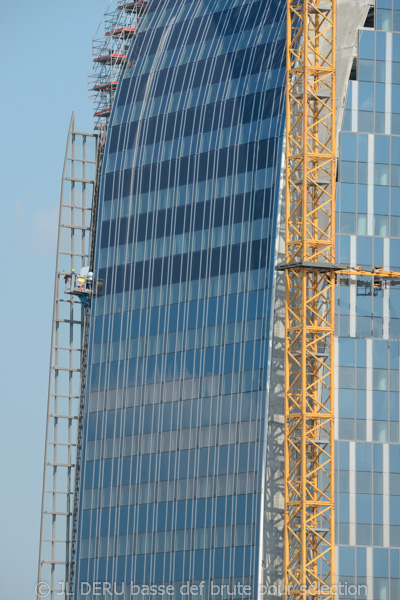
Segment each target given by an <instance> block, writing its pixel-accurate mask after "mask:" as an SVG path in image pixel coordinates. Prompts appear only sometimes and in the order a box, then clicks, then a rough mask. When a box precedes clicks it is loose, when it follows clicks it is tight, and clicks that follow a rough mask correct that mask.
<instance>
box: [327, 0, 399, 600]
mask: <svg viewBox="0 0 400 600" xmlns="http://www.w3.org/2000/svg"><path fill="white" fill-rule="evenodd" d="M375 24H376V26H375V30H374V29H368V28H365V29H361V30H360V31H359V36H358V59H357V69H356V73H355V79H354V80H352V81H350V85H349V91H348V96H347V104H346V111H345V117H344V122H343V128H342V133H341V140H340V167H339V184H338V198H337V201H338V215H337V227H338V231H337V234H338V236H337V249H338V260H339V261H340V262H343V263H345V264H350V265H354V266H355V265H361V266H365V267H368V269H370V268H371V266H383V267H384V268H387V269H393V270H395V271H400V238H399V236H400V231H399V218H400V2H399V0H393V3H392V0H377V3H376V8H375ZM397 32H399V33H397ZM399 307H400V287H399V286H397V285H395V284H393V283H392V284H390V285H388V286H387V287H384V288H383V289H376V288H374V287H373V286H372V284H371V280H370V279H367V278H357V280H356V279H353V278H351V279H350V280H347V281H345V280H342V282H341V285H339V286H338V288H337V335H338V345H337V360H338V371H337V372H338V380H337V384H338V408H337V410H338V430H337V431H338V442H337V454H336V462H337V468H338V470H337V478H336V488H337V498H336V507H337V508H336V510H337V520H338V527H337V543H338V545H339V562H338V578H339V580H340V581H342V582H348V583H349V585H350V584H352V583H354V582H355V583H356V584H358V585H361V586H367V588H368V592H366V590H365V589H361V590H360V592H359V596H358V597H360V598H368V599H373V600H375V599H376V600H378V599H379V600H391V599H394V598H399V597H400V596H399V593H400V592H399V547H400V520H399V515H400V510H399V508H400V446H399V340H400V320H399V318H400V312H399V310H400V309H399ZM342 597H343V598H350V597H354V594H353V595H352V596H351V595H347V594H344V595H343V596H342Z"/></svg>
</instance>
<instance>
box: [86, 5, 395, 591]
mask: <svg viewBox="0 0 400 600" xmlns="http://www.w3.org/2000/svg"><path fill="white" fill-rule="evenodd" d="M338 19H339V21H338V86H337V90H338V102H337V106H338V111H337V114H338V123H337V125H338V131H339V132H340V133H339V137H338V185H337V262H340V263H343V264H347V265H351V266H356V265H360V266H365V267H367V268H371V267H372V266H382V267H384V268H385V269H393V270H397V271H400V0H377V3H376V6H375V9H373V8H371V7H369V5H368V4H367V3H366V2H354V1H352V0H349V1H345V0H343V1H340V2H339V3H338ZM285 44H286V1H285V0H256V1H249V0H196V1H195V2H194V1H193V0H190V1H185V0H149V2H148V5H147V11H146V15H145V16H144V17H143V18H142V20H141V23H140V27H139V32H138V35H137V36H136V37H135V38H134V40H133V42H132V45H131V50H130V56H129V57H128V58H129V61H128V63H129V66H128V67H127V68H126V70H125V73H124V78H123V80H122V81H121V82H120V84H119V85H118V91H117V95H116V99H115V103H114V106H113V110H112V114H111V119H110V126H109V129H108V132H107V141H106V147H105V156H104V162H103V172H102V178H101V189H100V202H99V215H98V224H97V240H96V252H95V265H94V271H95V276H97V277H98V278H100V279H101V280H102V281H103V282H104V295H103V296H101V297H98V298H96V299H95V300H94V302H93V306H92V314H91V325H90V344H89V363H88V372H87V382H88V383H87V395H86V408H85V414H84V418H83V447H82V456H81V469H80V477H81V479H80V495H79V506H78V530H77V538H76V540H77V541H76V562H75V569H74V572H75V581H74V598H75V599H76V600H81V599H82V598H90V599H92V598H96V597H98V595H96V593H95V592H94V588H93V583H94V582H97V583H105V584H107V585H108V584H111V585H112V590H113V592H112V593H113V594H114V597H115V598H116V597H122V598H124V599H127V598H130V597H136V598H139V599H140V600H142V599H144V598H146V597H148V595H149V594H148V593H147V592H148V591H147V590H146V588H145V587H144V586H146V585H155V586H157V589H155V591H154V594H155V595H156V596H157V597H159V598H161V597H163V596H165V594H166V592H165V589H163V588H162V587H160V586H163V585H164V586H165V585H170V586H171V588H170V590H169V593H168V592H167V595H168V596H169V597H172V598H174V599H176V600H178V598H179V599H180V598H185V597H192V596H193V595H198V596H200V597H203V598H211V597H212V596H215V597H218V598H228V597H234V598H243V597H245V598H249V599H251V600H253V599H255V598H260V597H262V596H265V597H268V598H278V597H281V596H282V593H283V588H282V586H283V537H282V536H283V490H284V481H283V356H284V328H283V298H284V292H283V280H282V276H281V275H279V273H278V274H277V272H276V266H277V264H279V262H282V260H283V259H282V255H281V253H282V249H283V246H282V241H283V234H284V222H283V215H284V191H285V190H284V168H283V165H284V160H283V158H284V134H285V130H284V124H285ZM349 80H350V81H349ZM399 302H400V287H396V285H395V284H388V285H387V286H383V287H381V288H378V287H374V286H373V284H372V281H371V280H370V279H367V278H364V279H362V278H359V277H357V278H355V277H350V278H349V277H343V278H340V280H339V281H338V286H337V321H336V329H337V345H336V346H337V347H336V360H337V363H338V364H337V369H336V373H337V381H336V387H337V397H336V402H337V408H336V410H337V430H336V433H337V449H336V467H337V476H336V492H337V493H336V507H337V508H336V515H337V538H336V543H337V582H338V584H339V583H340V584H341V585H342V588H340V589H339V591H340V593H341V597H342V598H354V597H359V598H366V599H368V600H392V599H394V598H398V597H399V594H400V590H399V548H400V520H399V518H400V516H399V515H400V445H399V367H400V364H399V360H400V358H399V341H400V309H399V306H400V304H399ZM187 582H190V584H189V585H190V586H193V585H194V586H198V588H197V594H196V593H193V590H192V591H191V592H190V590H189V589H188V588H182V585H184V584H187ZM87 584H89V585H87ZM132 584H133V585H134V588H132V587H131V585H132ZM354 585H357V586H359V587H358V588H357V590H356V592H355V591H354V589H353V587H352V586H354ZM90 586H92V587H91V588H90ZM213 586H214V587H213ZM221 586H225V588H224V589H223V590H222V591H221ZM240 586H242V587H240ZM243 586H248V587H246V590H244V589H243ZM263 586H264V587H263ZM102 589H103V591H104V589H105V588H104V586H103V588H102ZM217 592H221V593H220V594H218V593H217ZM152 595H153V594H152ZM100 597H109V596H107V594H105V595H103V596H100ZM153 597H154V596H153Z"/></svg>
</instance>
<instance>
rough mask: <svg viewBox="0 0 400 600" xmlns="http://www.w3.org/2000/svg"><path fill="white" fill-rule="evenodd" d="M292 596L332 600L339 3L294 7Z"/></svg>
mask: <svg viewBox="0 0 400 600" xmlns="http://www.w3.org/2000/svg"><path fill="white" fill-rule="evenodd" d="M287 2H288V3H287V6H288V16H287V56H286V58H287V74H286V84H287V100H286V231H285V235H286V254H285V264H284V265H283V266H281V267H279V269H281V270H284V272H285V329H286V334H285V336H286V337H285V339H286V343H285V532H284V554H285V556H284V559H285V581H284V583H285V590H286V591H285V597H286V598H287V599H290V600H300V598H302V599H303V598H305V597H306V598H313V599H315V600H333V598H334V597H335V593H334V592H335V588H334V586H335V511H334V493H335V489H334V329H335V323H334V318H335V280H336V276H337V275H338V274H340V275H343V276H352V275H353V276H363V277H364V276H370V277H372V280H373V285H374V287H379V286H381V285H382V283H383V282H384V281H385V280H390V279H393V278H399V277H400V273H397V272H394V271H384V270H383V269H382V268H381V267H373V268H372V270H371V271H366V270H363V269H361V268H360V267H353V268H349V267H347V268H344V267H343V266H340V265H337V264H336V263H335V179H336V157H335V139H336V128H335V74H336V73H335V72H336V46H335V41H336V0H323V1H322V2H320V0H287Z"/></svg>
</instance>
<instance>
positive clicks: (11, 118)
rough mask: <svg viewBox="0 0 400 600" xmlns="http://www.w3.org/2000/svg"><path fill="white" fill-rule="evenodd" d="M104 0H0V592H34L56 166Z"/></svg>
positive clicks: (10, 596) (82, 91)
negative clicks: (64, 0) (3, 0)
mask: <svg viewBox="0 0 400 600" xmlns="http://www.w3.org/2000/svg"><path fill="white" fill-rule="evenodd" d="M108 6H109V2H108V0H68V2H54V1H52V2H50V0H41V2H32V1H29V0H19V1H18V2H16V1H14V2H2V3H1V8H0V48H1V54H0V56H1V57H2V60H1V61H0V73H1V82H2V94H1V95H0V109H1V117H0V118H1V144H0V153H1V161H0V165H1V167H0V169H1V178H0V182H1V184H0V185H1V196H2V209H1V218H0V252H1V261H0V274H1V296H0V303H1V339H2V343H1V350H0V352H1V356H0V369H1V382H2V385H1V387H2V391H1V420H0V428H1V430H0V456H1V458H0V468H1V479H0V481H1V490H2V493H1V496H0V519H1V556H0V560H1V566H2V570H1V572H2V596H3V597H4V598H7V600H22V599H24V600H31V599H32V600H33V599H34V586H35V583H36V577H37V560H38V548H39V525H40V505H41V487H42V475H43V452H44V433H45V417H46V403H47V385H48V368H49V354H50V333H51V318H52V299H53V287H54V268H55V251H56V235H57V217H58V205H59V196H60V187H61V171H62V165H63V160H64V153H65V145H66V138H67V132H68V125H69V121H70V118H71V113H72V111H75V124H76V128H77V129H79V130H80V131H92V106H91V101H90V99H89V98H88V92H87V76H88V75H89V74H90V71H91V40H92V37H93V36H94V35H95V33H96V30H97V27H98V25H99V23H100V21H101V18H102V15H103V13H104V11H105V10H106V9H107V8H108Z"/></svg>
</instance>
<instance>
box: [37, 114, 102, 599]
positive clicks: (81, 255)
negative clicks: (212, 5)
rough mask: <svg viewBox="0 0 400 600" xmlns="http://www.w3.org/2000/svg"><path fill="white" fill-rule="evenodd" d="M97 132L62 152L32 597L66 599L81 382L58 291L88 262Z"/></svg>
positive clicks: (76, 331) (65, 303)
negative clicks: (36, 564) (68, 276)
mask: <svg viewBox="0 0 400 600" xmlns="http://www.w3.org/2000/svg"><path fill="white" fill-rule="evenodd" d="M95 165H96V136H95V135H93V134H91V133H81V132H77V131H75V123H74V115H72V118H71V123H70V127H69V132H68V141H67V149H66V154H65V161H64V169H63V177H62V188H61V201H60V214H59V224H58V242H57V260H56V273H55V286H54V308H53V324H52V333H51V353H50V376H49V391H48V405H47V424H46V444H45V457H44V474H43V495H42V516H41V526H40V548H39V572H38V582H39V584H44V587H40V586H39V587H38V590H37V597H38V598H41V597H43V594H44V593H45V592H46V593H47V592H48V594H47V597H48V598H49V599H50V600H55V599H56V598H57V599H58V600H60V599H61V600H64V599H65V598H66V597H67V595H66V593H65V582H66V581H68V574H69V568H70V557H71V537H72V516H73V493H74V480H75V467H76V456H77V453H76V444H77V433H78V427H77V422H78V417H79V405H80V388H81V381H80V378H81V362H82V356H81V355H82V324H83V318H84V313H83V309H82V305H81V302H80V301H79V300H78V299H76V298H74V297H73V296H66V295H65V294H64V288H65V284H64V276H65V275H66V274H69V273H71V271H72V269H75V271H79V270H80V269H81V268H82V267H83V266H85V265H87V264H88V257H89V251H90V224H91V213H92V201H93V189H94V175H95Z"/></svg>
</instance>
